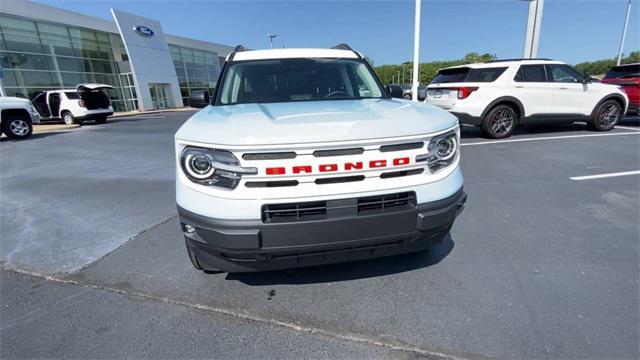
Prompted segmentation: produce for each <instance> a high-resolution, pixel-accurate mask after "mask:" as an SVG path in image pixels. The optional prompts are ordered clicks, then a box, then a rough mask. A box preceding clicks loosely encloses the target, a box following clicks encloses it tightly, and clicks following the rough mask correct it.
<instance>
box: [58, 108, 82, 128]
mask: <svg viewBox="0 0 640 360" xmlns="http://www.w3.org/2000/svg"><path fill="white" fill-rule="evenodd" d="M60 116H61V117H62V121H64V123H65V124H67V125H74V124H78V120H76V118H75V117H73V114H72V113H71V111H66V110H65V111H63V112H62V113H61V114H60Z"/></svg>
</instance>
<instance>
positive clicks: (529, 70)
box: [513, 65, 547, 82]
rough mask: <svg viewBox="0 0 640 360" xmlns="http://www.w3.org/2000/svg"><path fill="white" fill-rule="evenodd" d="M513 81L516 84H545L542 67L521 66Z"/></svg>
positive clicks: (545, 79) (545, 77) (545, 78)
mask: <svg viewBox="0 0 640 360" xmlns="http://www.w3.org/2000/svg"><path fill="white" fill-rule="evenodd" d="M513 80H515V81H518V82H547V76H546V74H545V71H544V65H521V66H520V69H518V73H517V74H516V76H515V78H513Z"/></svg>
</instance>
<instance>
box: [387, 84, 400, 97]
mask: <svg viewBox="0 0 640 360" xmlns="http://www.w3.org/2000/svg"><path fill="white" fill-rule="evenodd" d="M386 88H387V92H388V93H389V95H390V96H391V97H392V98H398V99H402V95H403V94H402V86H400V85H395V84H388V85H387V86H386Z"/></svg>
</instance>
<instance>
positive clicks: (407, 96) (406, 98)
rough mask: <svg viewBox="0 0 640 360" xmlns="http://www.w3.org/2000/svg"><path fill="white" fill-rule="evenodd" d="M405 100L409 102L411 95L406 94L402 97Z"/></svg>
mask: <svg viewBox="0 0 640 360" xmlns="http://www.w3.org/2000/svg"><path fill="white" fill-rule="evenodd" d="M402 98H403V99H405V100H411V95H409V94H407V95H405V96H403V97H402Z"/></svg>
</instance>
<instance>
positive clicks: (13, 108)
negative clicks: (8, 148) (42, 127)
mask: <svg viewBox="0 0 640 360" xmlns="http://www.w3.org/2000/svg"><path fill="white" fill-rule="evenodd" d="M39 122H40V115H38V112H37V111H36V109H35V108H34V107H33V104H31V101H29V100H27V99H23V98H18V97H9V96H0V133H4V134H5V135H7V137H8V138H10V139H26V138H28V137H29V136H31V133H32V132H33V124H38V123H39Z"/></svg>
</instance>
